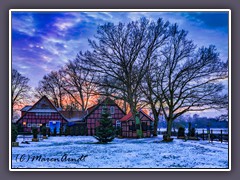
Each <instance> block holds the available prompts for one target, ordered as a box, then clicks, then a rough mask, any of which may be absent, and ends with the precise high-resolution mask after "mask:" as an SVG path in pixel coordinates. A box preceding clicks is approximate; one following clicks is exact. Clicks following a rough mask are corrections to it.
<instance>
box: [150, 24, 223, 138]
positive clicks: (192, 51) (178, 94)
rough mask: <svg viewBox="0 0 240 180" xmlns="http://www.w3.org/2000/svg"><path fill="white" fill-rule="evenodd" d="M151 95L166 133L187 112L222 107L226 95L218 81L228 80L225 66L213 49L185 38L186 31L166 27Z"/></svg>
mask: <svg viewBox="0 0 240 180" xmlns="http://www.w3.org/2000/svg"><path fill="white" fill-rule="evenodd" d="M160 53H161V54H160V57H159V59H160V61H159V66H158V67H159V68H158V72H157V73H155V74H156V79H157V84H158V85H157V88H154V89H153V90H154V91H153V92H154V93H155V95H156V96H157V97H158V99H159V101H160V105H161V108H162V110H163V114H164V116H165V119H166V120H167V134H168V135H169V136H171V128H172V122H173V121H174V120H175V119H176V118H177V117H179V116H181V115H182V114H184V113H186V112H188V111H204V110H207V109H212V108H222V107H223V106H222V105H225V104H226V103H227V96H226V95H225V94H226V92H224V86H223V85H222V84H221V81H222V80H224V79H226V78H227V77H228V68H227V63H223V62H222V61H221V60H220V59H219V54H218V53H217V51H216V48H215V46H212V45H211V46H209V47H208V48H206V47H201V48H199V49H198V50H196V46H195V45H194V44H193V42H192V41H191V40H188V39H187V32H186V31H184V30H179V29H178V26H177V25H176V24H175V25H172V26H171V28H170V39H169V43H168V44H167V45H166V46H165V47H164V48H162V49H161V51H160Z"/></svg>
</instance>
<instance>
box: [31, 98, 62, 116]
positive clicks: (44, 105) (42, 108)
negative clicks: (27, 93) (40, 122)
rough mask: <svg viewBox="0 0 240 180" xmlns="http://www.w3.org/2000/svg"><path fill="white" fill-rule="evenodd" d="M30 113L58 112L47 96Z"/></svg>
mask: <svg viewBox="0 0 240 180" xmlns="http://www.w3.org/2000/svg"><path fill="white" fill-rule="evenodd" d="M28 112H57V110H56V108H55V107H54V106H53V104H52V103H51V102H50V101H49V99H48V98H47V97H46V96H43V97H42V98H41V99H40V100H39V101H38V102H37V103H35V104H34V105H33V107H32V108H31V109H29V111H28Z"/></svg>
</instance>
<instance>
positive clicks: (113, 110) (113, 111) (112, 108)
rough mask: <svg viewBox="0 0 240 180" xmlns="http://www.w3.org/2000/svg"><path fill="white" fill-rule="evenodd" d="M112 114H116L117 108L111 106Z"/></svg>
mask: <svg viewBox="0 0 240 180" xmlns="http://www.w3.org/2000/svg"><path fill="white" fill-rule="evenodd" d="M110 113H111V114H114V113H115V107H114V106H111V107H110Z"/></svg>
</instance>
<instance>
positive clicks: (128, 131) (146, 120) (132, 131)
mask: <svg viewBox="0 0 240 180" xmlns="http://www.w3.org/2000/svg"><path fill="white" fill-rule="evenodd" d="M138 113H139V117H140V122H141V128H142V132H143V137H151V135H152V126H153V122H154V120H153V119H152V118H151V117H150V116H148V115H147V114H146V113H145V112H144V111H142V110H139V111H138ZM120 122H121V128H122V137H128V138H136V137H137V132H136V124H135V120H134V118H133V115H132V113H131V112H129V113H128V114H127V115H126V116H124V117H123V118H121V119H120Z"/></svg>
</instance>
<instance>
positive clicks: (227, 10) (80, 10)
mask: <svg viewBox="0 0 240 180" xmlns="http://www.w3.org/2000/svg"><path fill="white" fill-rule="evenodd" d="M22 11H25V12H44V11H45V12H66V11H68V12H142V11H144V12H153V11H155V12H181V11H182V12H183V11H184V12H197V11H198V12H228V28H229V29H228V30H229V31H228V66H229V71H228V72H229V74H228V99H229V102H228V107H229V109H228V121H229V130H228V132H229V142H228V147H229V149H228V157H229V159H228V164H229V168H228V169H210V168H209V169H200V168H199V169H187V168H186V169H185V168H184V169H170V168H169V169H167V168H166V169H150V168H149V169H141V168H136V169H135V168H134V169H133V168H131V169H117V168H116V169H107V168H106V169H105V168H104V169H81V168H79V169H51V168H49V169H15V168H14V169H12V167H11V165H12V154H11V153H12V151H11V148H12V144H11V141H10V140H11V122H12V120H11V116H10V115H11V113H12V111H11V106H10V104H11V81H10V79H11V78H12V73H11V72H12V24H11V20H12V12H22ZM9 171H231V10H230V9H10V10H9Z"/></svg>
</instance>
